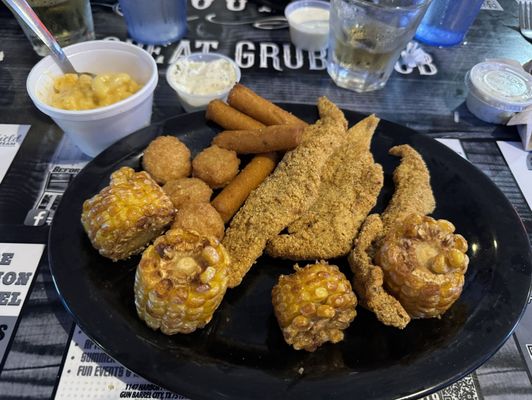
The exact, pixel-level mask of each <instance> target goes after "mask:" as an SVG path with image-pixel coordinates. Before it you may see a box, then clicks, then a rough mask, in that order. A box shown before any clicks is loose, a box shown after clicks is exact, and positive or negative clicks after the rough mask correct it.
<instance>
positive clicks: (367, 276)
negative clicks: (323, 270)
mask: <svg viewBox="0 0 532 400" xmlns="http://www.w3.org/2000/svg"><path fill="white" fill-rule="evenodd" d="M382 233H383V224H382V221H381V219H380V218H379V215H378V214H372V215H370V216H369V217H368V218H367V219H366V221H365V222H364V225H362V228H361V229H360V233H359V235H358V237H357V240H356V244H355V247H354V249H353V251H352V252H351V253H350V254H349V257H348V261H349V266H350V267H351V270H352V271H353V274H354V277H353V288H354V289H355V292H356V294H357V296H358V299H359V302H360V304H361V305H362V306H363V307H365V308H367V309H368V310H370V311H372V312H373V313H374V314H375V315H376V317H377V319H378V320H379V321H381V322H382V323H383V324H385V325H389V326H394V327H396V328H399V329H403V328H404V327H405V326H406V325H407V324H408V323H409V322H410V316H409V315H408V313H407V312H406V310H405V309H404V308H403V306H402V305H401V303H400V302H399V301H398V300H397V299H396V298H395V297H393V296H391V295H390V294H389V293H388V292H386V290H385V289H384V287H383V284H384V274H383V271H382V269H381V267H379V266H377V265H374V264H373V263H372V260H371V259H372V257H371V256H370V254H371V246H372V244H373V243H374V242H375V241H378V240H379V239H380V238H381V237H382Z"/></svg>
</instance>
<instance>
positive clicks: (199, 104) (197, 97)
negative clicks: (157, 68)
mask: <svg viewBox="0 0 532 400" xmlns="http://www.w3.org/2000/svg"><path fill="white" fill-rule="evenodd" d="M220 59H223V60H227V61H228V62H229V63H230V65H231V67H232V68H233V69H234V71H235V75H236V77H235V81H234V82H231V83H229V84H228V85H227V87H224V88H223V89H222V90H215V91H213V92H211V93H209V94H203V95H201V94H195V93H191V92H190V91H189V90H187V88H186V87H184V86H182V85H180V84H178V83H177V82H176V74H178V73H179V72H178V68H177V64H178V63H180V62H182V61H192V62H212V61H216V60H220ZM166 81H167V82H168V84H169V85H170V87H171V88H172V89H174V90H175V91H176V93H177V97H178V99H179V102H180V103H181V105H182V106H183V108H184V109H185V111H187V112H192V111H198V110H205V109H206V108H207V105H208V104H209V102H210V101H211V100H215V99H220V100H223V101H225V100H226V99H227V95H228V94H229V91H230V90H231V88H232V87H233V86H234V84H235V83H238V82H239V81H240V68H239V67H238V65H237V64H236V63H235V62H234V61H233V60H232V59H230V58H229V57H226V56H224V55H223V54H218V53H192V54H190V55H188V56H183V57H180V58H179V59H178V60H177V61H176V62H175V63H174V64H172V65H170V66H169V67H168V69H167V70H166Z"/></svg>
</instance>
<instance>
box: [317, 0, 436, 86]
mask: <svg viewBox="0 0 532 400" xmlns="http://www.w3.org/2000/svg"><path fill="white" fill-rule="evenodd" d="M429 3H430V0H331V14H330V15H331V16H330V23H329V25H330V30H329V55H328V60H327V71H328V72H329V75H330V76H331V78H332V79H333V81H334V82H335V83H336V84H337V85H338V86H340V87H343V88H346V89H350V90H354V91H357V92H367V91H370V90H376V89H380V88H382V87H383V86H384V85H385V84H386V81H387V80H388V78H389V77H390V74H391V73H392V71H393V67H394V64H395V62H396V61H397V59H398V58H399V55H400V54H401V50H403V49H404V48H405V46H406V44H407V43H408V42H409V41H410V40H411V39H412V37H413V36H414V33H415V31H416V28H417V26H418V24H419V22H420V21H421V18H422V17H423V14H424V13H425V11H426V9H427V6H428V4H429Z"/></svg>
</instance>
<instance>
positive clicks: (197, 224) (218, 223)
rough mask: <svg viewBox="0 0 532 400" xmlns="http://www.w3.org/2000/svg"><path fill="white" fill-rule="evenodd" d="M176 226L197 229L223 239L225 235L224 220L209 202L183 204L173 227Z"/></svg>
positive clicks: (202, 233) (199, 231)
mask: <svg viewBox="0 0 532 400" xmlns="http://www.w3.org/2000/svg"><path fill="white" fill-rule="evenodd" d="M176 228H181V229H185V230H192V231H196V232H198V233H199V234H201V235H205V236H214V237H215V238H216V239H218V240H222V238H223V236H224V221H223V220H222V217H221V216H220V214H218V211H216V209H215V208H214V207H213V206H211V205H210V204H209V203H192V204H185V205H183V207H182V208H180V209H179V210H178V211H177V213H176V216H175V219H174V223H173V224H172V229H176Z"/></svg>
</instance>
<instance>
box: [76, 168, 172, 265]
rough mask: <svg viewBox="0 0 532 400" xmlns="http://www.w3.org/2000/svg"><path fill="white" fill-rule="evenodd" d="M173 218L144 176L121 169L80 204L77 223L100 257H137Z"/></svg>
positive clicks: (168, 203)
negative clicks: (107, 184)
mask: <svg viewBox="0 0 532 400" xmlns="http://www.w3.org/2000/svg"><path fill="white" fill-rule="evenodd" d="M173 218H174V206H173V205H172V202H171V201H170V199H169V198H168V196H167V195H166V194H165V193H164V191H163V190H162V189H161V188H160V187H159V185H157V183H155V181H154V180H153V179H152V178H151V177H150V175H148V173H146V172H144V171H142V172H135V171H134V170H133V169H132V168H129V167H122V168H120V169H119V170H117V171H115V172H113V174H111V182H110V184H109V186H106V187H105V188H103V189H102V190H101V191H100V193H98V194H97V195H95V196H94V197H92V198H90V199H88V200H86V201H85V202H84V203H83V211H82V213H81V223H82V224H83V228H84V229H85V232H87V235H88V236H89V239H90V241H91V243H92V245H93V246H94V248H96V249H97V250H98V251H99V252H100V254H101V255H102V256H105V257H108V258H110V259H111V260H113V261H118V260H124V259H126V258H128V257H130V256H131V255H133V254H137V253H140V252H141V251H142V250H143V249H144V247H145V246H146V245H147V244H148V243H149V242H150V241H151V240H152V239H154V238H155V237H157V236H159V235H160V234H161V233H162V232H163V230H164V228H165V227H166V226H167V225H168V224H169V223H170V222H172V219H173Z"/></svg>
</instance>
